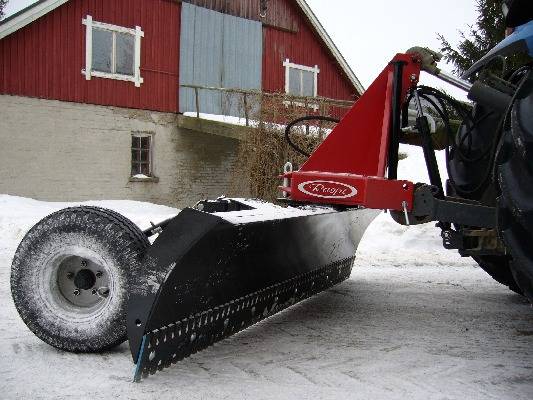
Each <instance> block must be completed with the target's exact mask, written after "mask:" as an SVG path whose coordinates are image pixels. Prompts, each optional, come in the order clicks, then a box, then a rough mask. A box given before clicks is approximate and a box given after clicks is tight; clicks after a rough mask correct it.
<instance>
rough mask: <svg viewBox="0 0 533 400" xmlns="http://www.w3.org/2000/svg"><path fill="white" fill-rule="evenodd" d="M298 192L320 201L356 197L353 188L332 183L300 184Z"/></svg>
mask: <svg viewBox="0 0 533 400" xmlns="http://www.w3.org/2000/svg"><path fill="white" fill-rule="evenodd" d="M298 190H299V191H300V192H303V193H305V194H307V195H309V196H313V197H320V198H322V199H347V198H349V197H353V196H356V195H357V189H356V188H354V187H353V186H351V185H348V184H346V183H341V182H334V181H307V182H303V183H300V184H299V185H298Z"/></svg>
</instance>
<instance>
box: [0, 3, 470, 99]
mask: <svg viewBox="0 0 533 400" xmlns="http://www.w3.org/2000/svg"><path fill="white" fill-rule="evenodd" d="M33 2H34V0H9V1H8V3H7V7H6V10H5V11H6V14H7V15H9V14H12V13H14V12H16V11H18V10H20V9H22V8H24V7H26V6H27V5H29V4H31V3H33ZM307 3H308V4H309V5H310V7H311V8H312V9H313V11H314V12H315V14H316V15H317V17H318V19H319V20H320V21H321V22H322V25H324V28H326V31H327V32H328V33H329V35H330V36H331V38H332V39H333V41H334V42H335V44H336V45H337V47H338V48H339V50H340V51H341V53H342V54H343V55H344V57H345V58H346V61H348V63H349V64H350V66H351V67H352V70H353V71H354V72H355V74H356V75H357V77H358V78H359V80H360V81H361V83H362V84H363V86H364V87H365V88H366V87H368V85H369V84H370V83H372V81H373V80H374V78H375V77H376V76H377V75H378V74H379V73H380V72H381V70H382V69H383V68H384V67H385V65H386V64H387V62H388V61H390V59H391V58H392V57H393V56H394V55H395V54H396V53H401V52H404V51H406V50H407V49H408V48H410V47H412V46H415V45H422V46H426V47H430V48H433V49H436V50H438V48H439V44H440V42H439V41H438V39H437V33H442V34H443V35H444V36H445V37H447V38H448V39H449V40H450V41H451V42H452V43H457V42H458V41H459V39H460V35H459V30H467V29H468V25H469V24H472V23H474V21H475V18H476V13H475V0H446V1H442V0H408V1H397V0H369V1H367V0H307ZM449 69H451V68H449ZM423 82H424V83H426V84H430V85H433V86H435V87H444V88H446V89H447V90H448V87H447V86H446V85H444V84H441V83H440V82H439V81H435V80H433V79H431V78H423ZM449 92H450V93H453V94H456V95H458V94H460V93H461V92H460V91H459V90H457V91H454V90H451V89H450V90H449Z"/></svg>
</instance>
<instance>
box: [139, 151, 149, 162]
mask: <svg viewBox="0 0 533 400" xmlns="http://www.w3.org/2000/svg"><path fill="white" fill-rule="evenodd" d="M149 154H150V152H149V151H148V150H141V161H149V157H148V156H149Z"/></svg>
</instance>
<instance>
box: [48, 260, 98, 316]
mask: <svg viewBox="0 0 533 400" xmlns="http://www.w3.org/2000/svg"><path fill="white" fill-rule="evenodd" d="M57 285H58V288H59V292H60V293H61V295H62V297H63V298H64V299H66V300H67V301H68V302H69V303H71V304H73V305H75V306H78V307H82V308H92V307H94V306H97V305H98V304H100V303H103V302H104V301H105V300H106V298H107V296H108V295H109V277H108V274H107V273H106V271H105V269H104V268H103V266H101V265H100V264H98V263H97V262H95V261H93V260H90V259H87V258H84V257H79V256H69V257H66V258H65V259H64V260H63V261H61V263H60V264H59V268H58V271H57Z"/></svg>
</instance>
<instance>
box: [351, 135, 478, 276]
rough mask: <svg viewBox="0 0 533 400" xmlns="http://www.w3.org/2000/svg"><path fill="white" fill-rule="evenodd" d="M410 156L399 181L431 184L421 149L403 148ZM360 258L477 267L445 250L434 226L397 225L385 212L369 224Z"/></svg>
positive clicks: (443, 166) (441, 165) (442, 165)
mask: <svg viewBox="0 0 533 400" xmlns="http://www.w3.org/2000/svg"><path fill="white" fill-rule="evenodd" d="M400 152H402V153H404V154H406V155H407V158H406V159H405V160H401V161H400V163H399V167H398V177H399V179H407V180H410V181H412V182H415V183H417V182H422V183H424V182H429V178H428V176H427V168H426V164H425V160H424V154H423V152H422V149H421V148H419V147H413V146H407V145H400ZM437 161H438V164H439V169H440V172H441V176H442V178H443V181H444V180H445V179H447V173H446V162H445V155H444V152H443V151H441V152H438V153H437ZM358 257H359V258H360V259H364V260H365V261H366V262H367V263H368V264H369V265H376V266H377V265H392V266H404V265H415V266H416V265H420V266H421V265H425V266H428V265H457V266H459V265H475V263H474V262H473V261H472V260H471V259H470V258H462V257H460V256H459V254H458V253H457V252H456V251H453V250H452V251H450V250H446V249H444V248H443V247H442V239H441V237H440V229H438V228H436V227H435V223H428V224H424V225H416V226H410V227H407V226H402V225H399V224H397V223H396V222H395V221H394V220H393V219H392V218H391V216H390V215H389V214H386V213H382V214H380V215H379V216H378V218H376V220H375V221H374V222H373V223H372V225H370V227H369V228H368V230H367V231H366V233H365V236H364V237H363V240H362V241H361V244H360V246H359V250H358Z"/></svg>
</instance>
